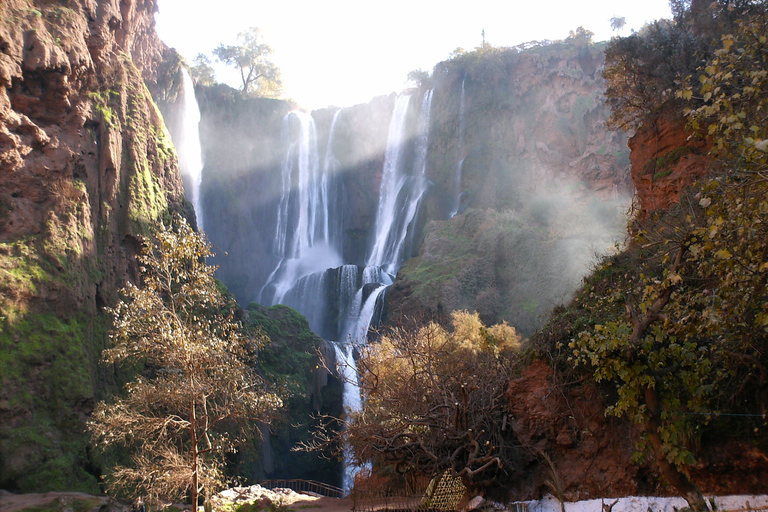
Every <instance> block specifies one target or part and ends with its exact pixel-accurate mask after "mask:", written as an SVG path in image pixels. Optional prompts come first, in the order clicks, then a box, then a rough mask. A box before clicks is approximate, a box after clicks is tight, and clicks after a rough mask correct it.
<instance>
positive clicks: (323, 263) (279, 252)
mask: <svg viewBox="0 0 768 512" xmlns="http://www.w3.org/2000/svg"><path fill="white" fill-rule="evenodd" d="M282 137H283V140H284V143H285V145H286V153H285V155H286V156H285V158H284V159H283V162H282V165H281V196H280V201H279V203H278V207H277V223H276V226H275V235H274V241H273V247H274V252H275V255H276V256H277V258H278V264H277V266H276V267H275V269H274V270H273V271H272V273H271V274H270V276H269V278H268V279H267V282H266V284H265V285H264V287H263V288H262V290H261V292H260V293H259V301H263V302H268V303H272V304H278V303H282V302H284V299H285V296H286V294H287V293H288V292H289V291H290V290H291V289H292V288H293V287H294V286H295V285H296V284H297V283H298V282H299V281H300V280H301V279H302V278H304V277H306V276H308V275H310V274H315V273H318V272H323V271H325V270H326V269H329V268H335V267H338V266H340V265H341V264H342V260H341V255H340V254H339V252H338V251H337V250H336V249H335V248H334V247H333V246H332V245H331V244H330V243H329V231H330V227H329V217H328V211H329V183H330V181H331V180H330V177H329V176H328V171H329V169H328V168H327V167H326V166H323V167H322V168H321V167H320V165H319V155H318V151H317V132H316V129H315V121H314V119H312V116H310V115H309V114H305V113H301V112H291V113H289V114H288V115H286V116H285V118H284V119H283V136H282ZM302 313H303V314H304V315H305V316H307V314H306V312H304V311H302Z"/></svg>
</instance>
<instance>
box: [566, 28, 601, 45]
mask: <svg viewBox="0 0 768 512" xmlns="http://www.w3.org/2000/svg"><path fill="white" fill-rule="evenodd" d="M594 35H595V33H594V32H592V31H591V30H587V29H585V28H584V27H579V28H577V29H576V30H571V32H570V34H569V35H568V37H566V38H565V42H566V44H573V45H576V46H589V45H591V44H594V43H593V42H592V36H594Z"/></svg>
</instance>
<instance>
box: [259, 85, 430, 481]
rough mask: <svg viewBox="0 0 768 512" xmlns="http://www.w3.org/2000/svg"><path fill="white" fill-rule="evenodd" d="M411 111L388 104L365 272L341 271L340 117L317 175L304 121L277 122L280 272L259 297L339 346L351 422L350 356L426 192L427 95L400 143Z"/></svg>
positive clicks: (349, 477)
mask: <svg viewBox="0 0 768 512" xmlns="http://www.w3.org/2000/svg"><path fill="white" fill-rule="evenodd" d="M410 101H411V96H410V95H403V96H400V97H399V98H398V99H397V100H396V102H395V107H394V112H393V115H392V120H391V122H390V126H389V134H388V140H387V148H386V152H385V161H384V169H383V173H382V182H381V185H380V188H379V201H378V209H377V218H376V225H375V228H374V238H373V240H372V244H371V248H370V250H369V251H368V252H367V254H369V257H368V260H367V263H366V267H364V268H363V267H359V266H357V265H352V264H342V261H341V260H340V256H339V254H341V236H339V234H340V232H341V227H340V226H341V225H342V219H341V209H340V208H338V207H336V203H338V202H339V198H338V197H336V196H335V195H334V194H335V192H333V190H335V189H334V188H333V186H332V183H333V182H334V180H335V178H336V173H337V172H338V168H337V167H338V161H337V160H336V158H335V157H334V154H333V151H334V148H333V136H334V133H335V129H336V124H337V120H338V119H339V116H340V113H339V112H337V113H336V114H335V116H334V118H333V121H332V123H331V130H330V133H329V138H328V142H327V145H326V151H325V157H324V159H323V165H322V166H319V165H318V154H317V142H316V132H315V126H314V121H313V120H312V118H311V116H309V115H307V114H299V113H291V114H289V115H288V116H286V118H285V119H284V127H283V130H284V137H285V139H284V140H285V141H286V157H285V159H284V161H283V165H282V191H281V198H280V201H279V204H278V214H277V221H278V226H277V228H276V231H275V237H274V241H273V243H274V247H275V253H276V255H277V257H278V258H279V263H278V264H277V266H276V268H275V269H274V271H273V272H272V274H271V275H270V276H269V278H268V280H267V283H266V285H265V286H264V288H262V293H261V299H264V300H263V302H267V303H269V304H277V303H285V304H288V305H290V306H292V307H294V308H296V309H297V310H298V311H299V312H301V313H302V314H303V315H304V316H305V317H306V318H307V320H308V321H309V324H310V327H311V328H312V329H313V330H314V331H315V332H318V333H322V332H326V333H327V332H333V333H334V336H335V337H336V338H335V339H338V340H339V343H334V347H335V351H336V357H337V362H338V363H339V372H340V375H341V377H342V378H343V380H344V394H343V400H344V408H345V411H346V412H347V414H348V415H350V416H351V415H353V414H354V413H355V412H358V411H359V410H360V408H361V407H362V397H361V396H360V389H359V387H358V384H357V383H358V381H357V369H356V366H355V361H354V357H353V348H354V347H355V346H359V345H364V344H365V343H367V334H368V330H369V328H370V325H371V321H372V319H373V318H374V316H375V314H376V311H377V310H378V309H379V308H378V306H380V304H381V299H382V298H383V295H384V293H385V291H386V289H387V288H388V287H389V286H390V285H391V284H392V282H393V280H394V273H395V272H396V271H397V269H398V268H399V267H400V265H401V264H402V262H403V259H404V256H403V253H404V251H405V247H406V245H407V243H408V239H409V237H412V236H413V231H414V229H413V227H414V220H415V218H416V216H417V214H418V211H419V205H420V203H421V200H422V197H423V195H424V192H425V191H426V182H427V180H426V177H425V173H426V162H427V148H428V142H429V124H430V110H431V104H432V91H431V90H429V91H427V92H426V93H425V94H424V97H423V101H422V107H421V113H420V116H419V125H418V129H417V134H416V137H415V140H408V138H407V137H406V134H407V133H408V130H407V122H408V112H409V106H410ZM409 144H410V145H411V146H410V147H411V148H412V149H413V155H414V156H413V167H412V168H411V169H410V170H409V171H410V172H406V166H405V160H406V159H405V158H404V153H405V150H406V146H407V145H409ZM332 212H333V213H332ZM329 296H332V297H334V298H335V301H336V303H335V308H332V307H331V305H330V304H328V301H327V298H328V297H329ZM330 311H335V312H336V315H338V318H339V320H338V322H337V324H336V325H335V327H334V328H329V327H328V326H327V322H328V317H329V316H335V315H331V313H330ZM326 337H327V338H329V339H334V338H333V337H332V336H326ZM352 455H353V454H352V453H351V451H350V449H345V457H344V459H345V460H344V467H345V470H344V475H343V487H344V489H345V490H349V489H351V486H352V485H353V483H354V475H355V473H356V472H357V471H358V470H359V469H360V468H359V467H355V466H354V465H353V464H352V463H351V460H352Z"/></svg>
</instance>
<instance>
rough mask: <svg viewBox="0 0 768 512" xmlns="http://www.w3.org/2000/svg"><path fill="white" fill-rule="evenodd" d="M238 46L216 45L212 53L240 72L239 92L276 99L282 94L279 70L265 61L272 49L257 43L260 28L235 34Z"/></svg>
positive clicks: (270, 62) (267, 60)
mask: <svg viewBox="0 0 768 512" xmlns="http://www.w3.org/2000/svg"><path fill="white" fill-rule="evenodd" d="M237 39H238V41H239V42H240V44H239V45H238V46H224V45H223V44H222V45H219V46H218V47H217V48H216V49H214V50H213V55H214V56H215V57H216V58H217V59H218V60H220V61H221V62H224V63H225V64H228V65H230V66H234V67H236V68H237V69H238V71H239V72H240V78H241V79H242V80H243V93H245V94H246V95H254V96H263V97H268V98H277V97H279V96H280V94H281V93H282V88H283V85H282V82H281V79H280V70H279V69H278V68H277V66H275V64H274V63H272V61H270V60H269V56H270V55H272V48H270V47H269V46H268V45H266V44H264V43H262V42H261V31H260V30H259V29H258V28H257V27H251V28H249V29H248V30H246V31H244V32H240V33H239V34H238V35H237Z"/></svg>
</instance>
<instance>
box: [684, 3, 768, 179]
mask: <svg viewBox="0 0 768 512" xmlns="http://www.w3.org/2000/svg"><path fill="white" fill-rule="evenodd" d="M766 34H768V14H766V13H765V12H762V13H760V14H758V15H754V16H752V17H750V18H749V19H746V20H744V21H743V22H740V23H738V24H737V26H736V27H735V30H734V32H733V33H729V34H725V35H723V36H722V38H721V41H722V47H721V48H720V49H718V50H717V51H715V52H714V56H713V57H712V58H711V59H710V60H709V62H707V64H706V65H705V66H703V70H702V73H701V74H700V75H699V83H700V88H699V96H698V98H700V100H701V101H702V102H703V105H700V106H698V107H697V108H695V109H693V110H692V111H690V117H691V127H692V129H693V130H694V131H696V132H698V131H699V130H703V131H704V132H705V133H706V135H707V136H708V137H710V138H711V140H712V142H713V143H714V144H715V151H716V154H717V155H718V156H719V157H720V158H723V159H726V160H728V161H729V162H730V165H731V166H732V167H737V168H739V169H740V170H741V171H742V172H744V171H747V170H750V171H754V172H765V168H766V166H767V165H768V36H766ZM678 95H679V96H680V97H683V98H685V99H688V100H690V99H692V98H693V96H694V94H693V86H692V85H689V86H688V87H686V88H684V89H682V90H681V91H680V92H679V94H678Z"/></svg>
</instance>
